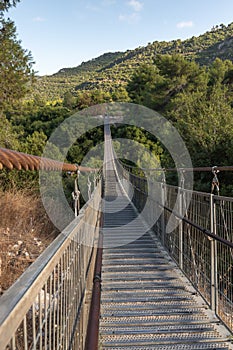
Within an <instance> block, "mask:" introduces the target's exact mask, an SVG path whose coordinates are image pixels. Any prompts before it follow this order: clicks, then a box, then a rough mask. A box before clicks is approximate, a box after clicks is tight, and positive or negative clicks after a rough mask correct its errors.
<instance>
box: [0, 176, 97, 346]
mask: <svg viewBox="0 0 233 350" xmlns="http://www.w3.org/2000/svg"><path fill="white" fill-rule="evenodd" d="M100 201H101V181H100V182H99V184H98V186H97V188H96V190H95V191H94V193H93V195H92V198H91V199H90V201H89V202H88V203H87V204H86V205H85V206H84V207H83V209H82V210H81V212H80V215H79V216H78V217H77V218H76V219H75V220H73V221H72V222H71V223H70V224H69V226H68V227H66V228H65V229H64V230H63V231H62V233H61V234H60V235H59V236H58V237H57V238H56V239H55V240H54V241H53V242H52V244H51V245H50V246H49V247H48V248H47V249H46V250H45V251H44V252H43V253H42V254H41V255H40V256H39V257H38V259H37V260H36V261H35V262H34V263H33V264H32V265H31V266H30V267H29V268H28V269H27V270H26V271H25V272H24V274H23V275H22V276H21V277H20V278H19V279H18V280H17V281H16V282H15V284H14V285H13V286H12V287H10V288H9V289H8V290H7V291H6V292H5V293H4V294H3V296H1V298H0V349H8V348H10V349H12V350H16V349H17V350H21V349H24V350H29V349H37V348H40V349H42V348H43V346H45V348H46V349H49V350H50V349H51V350H52V349H56V348H67V349H68V347H69V346H71V344H78V347H77V348H80V349H83V348H84V344H85V335H86V328H87V314H88V308H89V305H88V304H85V302H84V299H85V293H86V292H87V291H88V290H91V288H92V279H93V273H94V261H95V253H96V244H97V243H96V241H97V240H98V235H99V226H100V223H99V221H100V212H99V211H98V208H99V205H100ZM95 208H97V209H95ZM75 282H76V285H75ZM68 317H69V319H68ZM74 330H75V331H74ZM21 343H22V344H21ZM55 344H56V345H55ZM65 344H66V345H65ZM67 344H69V345H67ZM75 348H76V347H75Z"/></svg>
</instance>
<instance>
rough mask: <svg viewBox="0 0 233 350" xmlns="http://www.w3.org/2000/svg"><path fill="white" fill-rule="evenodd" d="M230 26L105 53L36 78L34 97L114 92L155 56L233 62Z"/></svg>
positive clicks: (198, 60)
mask: <svg viewBox="0 0 233 350" xmlns="http://www.w3.org/2000/svg"><path fill="white" fill-rule="evenodd" d="M232 43H233V23H231V24H229V25H228V26H225V25H224V24H221V25H220V26H215V27H213V28H212V29H211V30H210V31H208V32H206V33H205V34H203V35H200V36H199V37H192V38H190V39H187V40H184V41H181V40H173V41H170V42H164V41H163V42H159V41H155V42H153V43H148V45H147V46H145V47H139V48H137V49H135V50H128V51H126V52H115V53H106V54H104V55H102V56H100V57H97V58H95V59H92V60H91V61H88V62H83V63H82V64H81V65H80V66H78V67H74V68H63V69H61V70H60V71H59V72H58V73H56V74H54V75H52V76H45V77H38V79H37V83H36V85H35V90H34V94H33V95H35V94H39V96H40V97H42V98H45V99H51V100H54V99H59V98H63V97H64V94H65V92H67V91H70V92H72V94H73V95H74V96H75V95H77V91H81V90H83V89H85V90H93V89H101V90H102V91H103V92H111V93H114V92H115V91H117V89H119V87H121V88H122V87H124V86H125V85H126V84H127V81H128V80H129V78H130V77H131V76H132V74H133V72H134V70H135V68H137V67H138V66H139V65H140V64H142V63H147V64H150V63H152V62H153V61H154V59H155V58H156V55H157V54H168V53H169V54H175V53H179V54H182V55H183V56H184V57H185V58H187V59H188V60H195V61H196V62H198V63H199V64H200V65H210V64H211V63H212V62H213V61H214V60H215V59H216V58H221V59H223V60H225V59H229V60H231V61H232V60H233V45H232Z"/></svg>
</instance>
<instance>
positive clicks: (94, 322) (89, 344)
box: [85, 214, 103, 350]
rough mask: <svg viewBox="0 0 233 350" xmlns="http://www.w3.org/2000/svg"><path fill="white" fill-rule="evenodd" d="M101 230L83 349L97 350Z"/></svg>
mask: <svg viewBox="0 0 233 350" xmlns="http://www.w3.org/2000/svg"><path fill="white" fill-rule="evenodd" d="M100 227H101V228H102V227H103V214H101V220H100ZM102 247H103V232H102V230H101V229H100V234H99V241H98V248H97V253H96V261H95V272H94V278H93V290H92V298H91V307H90V312H89V319H88V326H87V336H86V343H85V350H98V341H99V318H100V296H101V270H102V255H103V248H102Z"/></svg>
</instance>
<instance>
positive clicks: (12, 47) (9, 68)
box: [0, 16, 33, 112]
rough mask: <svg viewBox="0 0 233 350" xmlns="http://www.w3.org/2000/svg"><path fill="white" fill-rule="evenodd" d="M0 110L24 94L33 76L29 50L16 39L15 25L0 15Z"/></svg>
mask: <svg viewBox="0 0 233 350" xmlns="http://www.w3.org/2000/svg"><path fill="white" fill-rule="evenodd" d="M0 45H1V49H0V112H2V111H3V110H5V109H6V108H7V107H8V106H9V105H11V104H12V103H14V102H15V101H17V100H19V99H21V98H22V97H24V96H25V94H26V92H27V91H28V83H30V82H31V79H32V77H33V69H32V65H33V61H32V56H31V53H30V52H27V51H26V50H24V49H23V48H22V47H21V42H20V41H18V40H17V34H16V27H15V25H14V22H12V21H11V20H9V19H8V20H5V19H4V18H3V17H2V16H0Z"/></svg>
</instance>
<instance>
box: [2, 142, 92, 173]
mask: <svg viewBox="0 0 233 350" xmlns="http://www.w3.org/2000/svg"><path fill="white" fill-rule="evenodd" d="M4 168H6V169H8V170H13V169H17V170H48V171H61V170H62V171H67V172H77V171H78V170H79V171H83V172H93V171H96V170H98V169H93V168H89V167H82V166H78V165H75V164H70V163H63V162H60V161H57V160H54V159H50V158H43V157H38V156H34V155H31V154H26V153H22V152H17V151H13V150H10V149H6V148H0V170H2V169H4Z"/></svg>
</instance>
